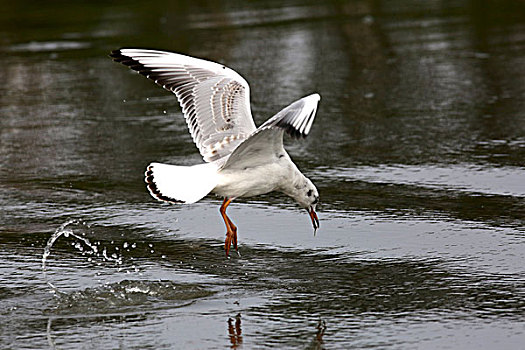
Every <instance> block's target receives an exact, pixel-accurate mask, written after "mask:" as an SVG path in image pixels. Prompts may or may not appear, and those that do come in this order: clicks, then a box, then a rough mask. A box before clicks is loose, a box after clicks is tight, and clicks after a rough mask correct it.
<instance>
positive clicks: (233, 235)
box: [219, 198, 238, 255]
mask: <svg viewBox="0 0 525 350" xmlns="http://www.w3.org/2000/svg"><path fill="white" fill-rule="evenodd" d="M231 202H232V200H231V199H230V198H224V202H222V205H221V208H220V210H219V212H220V213H221V216H222V219H223V220H224V224H225V225H226V240H225V242H224V250H225V251H226V255H229V254H230V247H231V245H232V244H233V247H234V248H235V250H238V249H237V227H236V226H235V225H234V224H233V222H232V221H231V219H230V218H229V217H228V215H226V208H227V207H228V205H230V203H231Z"/></svg>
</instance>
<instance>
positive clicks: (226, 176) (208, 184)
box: [110, 48, 321, 256]
mask: <svg viewBox="0 0 525 350" xmlns="http://www.w3.org/2000/svg"><path fill="white" fill-rule="evenodd" d="M110 57H112V58H113V60H114V61H116V62H119V63H122V64H124V65H126V66H128V67H129V68H131V69H132V70H135V71H137V72H138V73H140V74H142V75H144V76H146V77H147V78H149V79H151V80H153V81H154V82H155V83H156V84H158V85H160V86H162V87H163V88H164V89H166V90H168V91H171V92H173V93H174V94H175V96H176V97H177V99H178V101H179V104H180V106H181V109H182V113H183V115H184V118H185V119H186V123H187V124H188V128H189V131H190V134H191V136H192V138H193V141H194V142H195V145H196V146H197V148H198V149H199V152H200V154H201V155H202V158H203V160H204V162H205V163H204V164H198V165H193V166H179V165H171V164H162V163H151V164H149V165H148V167H147V169H146V173H145V182H146V184H147V187H148V190H149V192H150V194H151V195H152V196H153V197H154V198H156V199H157V200H159V201H164V202H169V203H195V202H197V201H198V200H200V199H202V198H204V197H205V196H206V195H208V194H209V193H214V194H216V195H218V196H220V197H223V198H224V201H223V202H222V205H221V207H220V210H219V212H220V214H221V216H222V218H223V220H224V224H225V225H226V239H225V243H224V250H225V252H226V256H229V253H230V248H231V246H232V245H233V247H234V248H235V250H236V251H237V253H238V252H239V251H238V247H237V226H235V225H234V223H233V222H232V220H231V219H230V218H229V217H228V215H227V214H226V208H227V207H228V205H230V203H231V202H232V201H233V200H234V199H236V198H240V197H252V196H257V195H261V194H265V193H268V192H272V191H278V192H282V193H284V194H286V195H288V196H289V197H291V198H293V199H294V200H295V201H296V202H297V203H298V204H299V206H301V207H302V208H304V209H306V210H307V212H308V214H309V215H310V219H311V220H312V225H313V227H314V234H315V232H316V231H317V229H318V228H319V219H318V217H317V214H316V212H315V209H316V205H317V203H318V202H319V192H318V191H317V188H316V187H315V186H314V184H313V183H312V181H310V179H308V178H307V177H306V176H304V175H303V174H302V173H301V171H300V170H299V169H298V168H297V166H296V165H295V164H294V163H293V161H292V159H291V158H290V156H289V155H288V153H287V152H286V151H285V149H284V146H283V136H284V133H285V132H286V133H287V134H289V135H290V136H292V138H296V139H297V138H303V137H306V136H307V135H308V133H309V132H310V129H311V127H312V124H313V122H314V118H315V113H316V111H317V106H318V103H319V100H320V99H321V97H320V96H319V94H316V93H314V94H311V95H309V96H306V97H303V98H301V99H300V100H297V101H295V102H293V103H292V104H290V105H289V106H287V107H286V108H284V109H282V110H281V111H280V112H279V113H277V114H276V115H275V116H273V117H272V118H270V119H268V120H267V121H266V122H265V123H263V124H262V125H261V126H259V127H258V128H257V127H256V126H255V123H254V121H253V118H252V114H251V110H250V87H249V85H248V83H247V82H246V80H245V79H244V78H243V77H242V76H240V75H239V74H238V73H237V72H235V71H234V70H232V69H230V68H228V67H226V66H224V65H222V64H219V63H215V62H211V61H207V60H204V59H200V58H195V57H190V56H186V55H182V54H179V53H175V52H169V51H160V50H151V49H142V48H121V49H118V50H114V51H112V52H111V54H110Z"/></svg>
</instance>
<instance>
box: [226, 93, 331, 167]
mask: <svg viewBox="0 0 525 350" xmlns="http://www.w3.org/2000/svg"><path fill="white" fill-rule="evenodd" d="M320 99H321V96H319V94H312V95H309V96H306V97H303V98H302V99H300V100H298V101H295V102H294V103H292V104H291V105H289V106H288V107H286V108H284V109H283V110H281V111H280V112H279V113H277V114H276V115H275V116H273V117H272V118H270V119H268V120H267V121H266V122H265V123H264V124H263V125H261V126H260V127H259V128H258V129H257V130H256V131H255V132H254V133H253V134H252V135H251V136H250V137H248V138H247V139H246V140H245V141H244V142H243V143H241V144H240V145H239V146H238V147H237V148H236V149H235V150H234V151H233V152H232V154H231V156H230V157H229V158H228V160H227V161H226V163H225V164H224V166H223V167H222V170H225V169H228V170H230V169H244V168H248V167H255V166H258V165H262V164H265V163H268V162H271V161H272V159H275V158H278V157H280V156H281V155H282V154H281V153H283V135H284V132H286V133H288V134H290V135H291V136H292V137H294V138H300V137H306V136H307V135H308V133H309V132H310V129H311V127H312V124H313V122H314V119H315V112H316V111H317V105H318V103H319V100H320Z"/></svg>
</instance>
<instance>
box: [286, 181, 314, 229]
mask: <svg viewBox="0 0 525 350" xmlns="http://www.w3.org/2000/svg"><path fill="white" fill-rule="evenodd" d="M288 195H289V196H290V197H292V198H293V199H295V201H296V202H297V203H298V204H299V205H300V206H301V207H302V208H304V209H306V211H308V214H309V215H310V219H312V225H313V227H314V233H315V231H317V229H318V228H319V218H318V217H317V213H316V212H315V208H316V206H317V203H318V202H319V192H318V191H317V188H316V187H315V185H314V184H313V183H312V181H310V179H308V178H307V177H305V176H302V178H301V179H300V180H299V181H298V182H296V183H295V184H294V189H293V191H292V193H289V194H288Z"/></svg>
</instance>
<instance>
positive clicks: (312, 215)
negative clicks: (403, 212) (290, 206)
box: [306, 207, 319, 235]
mask: <svg viewBox="0 0 525 350" xmlns="http://www.w3.org/2000/svg"><path fill="white" fill-rule="evenodd" d="M306 210H307V211H308V214H309V215H310V219H312V225H313V226H314V235H315V232H316V231H317V229H318V228H319V218H318V217H317V214H316V213H315V210H314V208H313V207H309V208H308V209H306Z"/></svg>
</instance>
